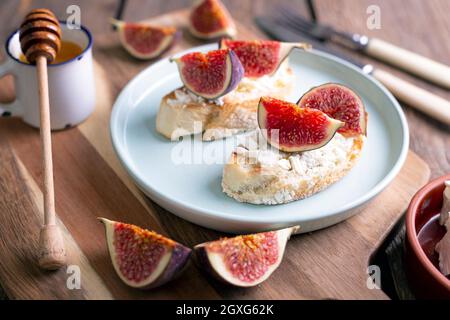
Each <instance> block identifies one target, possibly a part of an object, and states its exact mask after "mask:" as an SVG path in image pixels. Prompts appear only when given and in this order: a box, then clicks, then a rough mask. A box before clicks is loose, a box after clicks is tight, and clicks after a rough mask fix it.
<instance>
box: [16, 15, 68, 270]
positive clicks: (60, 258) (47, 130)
mask: <svg viewBox="0 0 450 320" xmlns="http://www.w3.org/2000/svg"><path fill="white" fill-rule="evenodd" d="M20 45H21V48H22V52H23V53H24V55H25V57H26V58H27V60H28V62H29V63H31V64H36V67H37V68H36V69H37V80H38V90H39V112H40V132H41V143H42V154H43V165H44V226H43V227H42V229H41V233H40V236H39V257H38V263H39V266H40V267H41V268H43V269H46V270H56V269H58V268H60V267H62V266H63V265H65V263H66V251H65V249H64V242H63V238H62V235H61V231H60V230H59V228H58V226H57V225H56V217H55V194H54V192H55V191H54V187H53V163H52V142H51V126H50V103H49V96H48V75H47V63H51V62H52V61H53V60H54V59H55V57H56V54H57V53H58V51H59V49H60V47H61V28H60V26H59V22H58V20H57V19H56V17H55V15H54V14H53V13H52V12H51V11H50V10H47V9H34V10H32V11H31V12H30V13H29V14H28V15H27V16H26V17H25V20H24V21H23V23H22V25H21V26H20Z"/></svg>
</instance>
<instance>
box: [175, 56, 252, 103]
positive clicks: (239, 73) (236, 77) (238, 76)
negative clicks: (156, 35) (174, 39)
mask: <svg viewBox="0 0 450 320" xmlns="http://www.w3.org/2000/svg"><path fill="white" fill-rule="evenodd" d="M227 54H228V57H227V62H226V63H227V64H228V63H229V64H231V74H230V79H229V83H228V84H226V87H225V86H224V87H223V88H221V90H220V91H218V92H216V93H215V94H214V95H209V96H205V95H202V94H201V93H198V92H196V91H195V90H193V89H192V88H191V87H190V86H189V84H188V83H186V82H184V81H185V80H184V79H183V77H181V80H182V81H183V83H184V85H185V87H186V89H188V90H189V91H191V92H192V93H194V94H195V95H197V96H200V97H203V98H205V99H207V100H214V99H218V98H220V97H222V96H224V95H226V94H227V93H229V92H230V91H232V90H234V89H236V87H237V86H238V84H239V82H241V80H242V78H243V77H244V73H245V71H244V67H243V65H242V63H241V61H240V60H239V58H238V56H237V55H236V53H235V52H234V51H233V50H228V53H227ZM170 61H171V62H173V61H175V62H176V61H177V59H173V58H172V59H170ZM178 68H179V72H180V74H181V69H180V66H179V65H178ZM227 69H228V68H227V66H226V68H225V70H224V71H223V72H227Z"/></svg>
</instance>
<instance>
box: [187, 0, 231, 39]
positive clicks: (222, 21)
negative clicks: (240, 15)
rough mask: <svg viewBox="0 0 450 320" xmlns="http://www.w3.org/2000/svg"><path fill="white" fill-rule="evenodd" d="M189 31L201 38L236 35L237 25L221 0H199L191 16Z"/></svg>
mask: <svg viewBox="0 0 450 320" xmlns="http://www.w3.org/2000/svg"><path fill="white" fill-rule="evenodd" d="M189 31H190V32H191V33H192V35H193V36H194V37H197V38H200V39H216V38H220V37H234V36H235V35H236V26H235V25H234V22H233V19H232V18H231V15H230V13H229V12H228V10H227V9H226V8H225V6H224V5H223V4H222V2H221V1H220V0H198V1H196V2H195V3H194V6H193V8H192V11H191V14H190V16H189Z"/></svg>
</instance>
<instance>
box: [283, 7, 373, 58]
mask: <svg viewBox="0 0 450 320" xmlns="http://www.w3.org/2000/svg"><path fill="white" fill-rule="evenodd" d="M275 21H276V22H277V23H278V24H280V25H282V26H284V27H286V28H289V29H290V30H292V31H293V32H297V33H302V34H304V35H307V36H309V37H312V38H314V39H317V40H319V41H328V40H333V41H336V42H339V43H341V44H343V45H346V46H349V47H351V48H352V49H363V48H364V47H365V46H366V44H367V43H366V42H367V37H364V36H360V35H358V34H351V33H347V32H343V31H339V30H336V29H334V28H332V27H330V26H327V25H324V24H319V23H315V22H313V21H309V20H308V19H306V18H304V17H302V16H301V15H300V14H297V13H296V12H295V10H293V9H292V8H289V7H286V6H280V7H278V8H277V10H276V14H275Z"/></svg>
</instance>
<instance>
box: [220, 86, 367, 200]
mask: <svg viewBox="0 0 450 320" xmlns="http://www.w3.org/2000/svg"><path fill="white" fill-rule="evenodd" d="M258 122H259V127H260V130H259V131H255V133H254V134H252V135H249V137H247V139H246V140H245V142H244V143H242V144H241V145H239V146H238V147H237V148H236V149H235V151H234V152H233V153H232V156H231V158H230V160H229V162H228V163H227V164H226V165H225V168H224V171H223V179H222V188H223V191H224V192H225V193H226V194H227V195H229V196H230V197H232V198H234V199H236V200H238V201H240V202H248V203H253V204H282V203H287V202H291V201H294V200H298V199H302V198H305V197H308V196H311V195H313V194H315V193H317V192H319V191H321V190H323V189H324V188H326V187H328V186H329V185H331V184H332V183H334V182H336V181H338V180H339V179H340V178H342V177H343V176H344V175H346V174H347V173H348V171H349V170H350V169H351V168H352V167H353V166H354V164H355V163H356V160H357V159H358V158H359V157H360V155H361V151H362V147H363V144H364V141H365V135H366V124H367V114H366V111H365V108H364V106H363V103H362V101H361V99H360V98H359V97H358V96H357V95H356V94H355V93H354V92H353V91H352V90H351V89H349V88H347V87H344V86H342V85H338V84H326V85H322V86H319V87H316V88H313V89H312V90H310V91H309V92H307V93H306V94H305V95H304V96H303V97H302V98H301V99H300V100H299V102H298V103H297V104H294V103H289V102H285V101H282V100H279V99H274V98H271V97H270V98H269V97H262V98H261V100H260V102H259V107H258ZM267 143H268V144H267ZM268 145H270V147H268Z"/></svg>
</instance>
